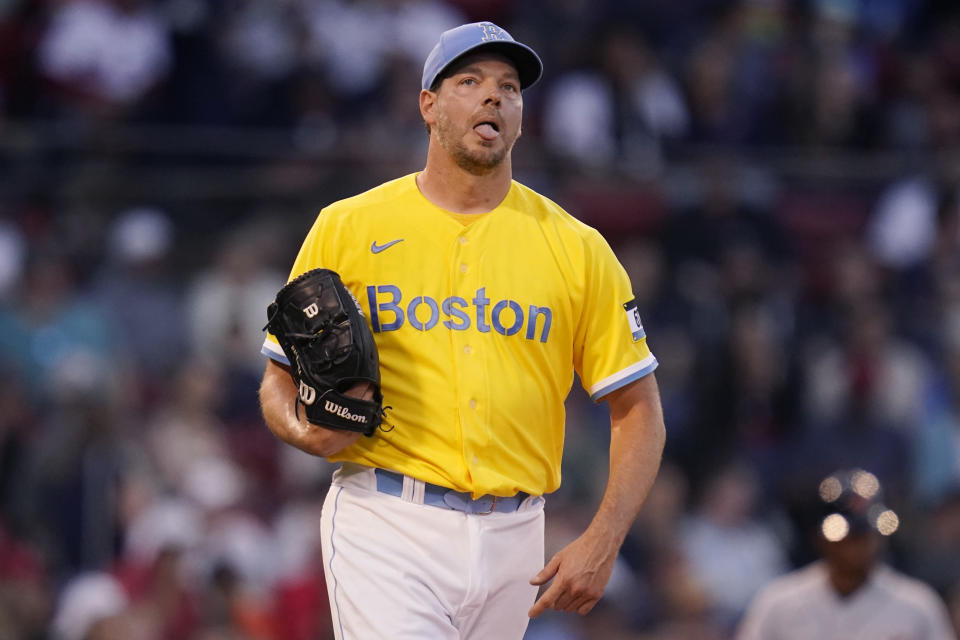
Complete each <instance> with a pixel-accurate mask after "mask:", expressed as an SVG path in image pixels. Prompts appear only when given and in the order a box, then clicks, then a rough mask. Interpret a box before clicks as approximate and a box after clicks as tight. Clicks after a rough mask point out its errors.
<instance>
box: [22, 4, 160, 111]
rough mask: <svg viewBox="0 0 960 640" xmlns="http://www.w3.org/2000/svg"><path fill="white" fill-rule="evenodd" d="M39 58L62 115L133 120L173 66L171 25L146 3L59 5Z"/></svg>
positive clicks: (56, 7) (53, 12) (54, 5)
mask: <svg viewBox="0 0 960 640" xmlns="http://www.w3.org/2000/svg"><path fill="white" fill-rule="evenodd" d="M37 55H38V64H39V66H40V70H41V72H42V74H43V75H44V76H45V77H46V78H47V79H49V80H50V81H51V82H52V83H53V86H54V88H55V89H56V90H57V99H58V100H60V101H62V103H63V104H62V106H60V107H59V109H58V112H59V113H60V114H62V115H70V114H71V113H72V110H73V109H78V110H80V111H82V112H86V113H88V114H91V115H105V116H111V117H112V116H123V115H126V114H129V113H131V112H132V111H134V110H135V109H136V108H137V107H138V106H139V105H140V103H141V101H142V100H143V99H144V98H145V97H146V96H147V95H148V93H149V92H150V91H151V90H152V89H153V88H155V87H156V86H157V85H158V84H159V83H160V82H161V81H162V80H163V79H164V78H165V76H166V73H167V71H168V69H169V67H170V61H171V50H170V39H169V33H168V30H167V25H166V24H164V22H163V21H162V19H161V18H160V16H159V14H158V13H157V12H156V11H155V9H154V7H153V6H152V5H151V3H149V2H148V1H147V0H77V1H76V2H64V3H59V4H57V3H55V4H53V5H52V14H51V16H50V21H49V26H48V27H47V30H46V31H45V33H44V34H43V37H42V39H41V41H40V43H39V46H38V50H37Z"/></svg>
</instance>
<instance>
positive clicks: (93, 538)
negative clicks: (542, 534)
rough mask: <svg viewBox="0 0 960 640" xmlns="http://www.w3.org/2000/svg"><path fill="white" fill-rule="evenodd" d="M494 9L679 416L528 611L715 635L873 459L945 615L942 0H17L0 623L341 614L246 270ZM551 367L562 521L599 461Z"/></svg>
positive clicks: (950, 531) (275, 271)
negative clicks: (621, 279)
mask: <svg viewBox="0 0 960 640" xmlns="http://www.w3.org/2000/svg"><path fill="white" fill-rule="evenodd" d="M475 19H490V20H493V21H495V22H497V23H498V24H500V25H502V26H504V27H506V28H507V29H508V30H509V31H510V32H511V33H512V34H513V35H514V36H515V37H517V38H518V39H520V40H521V41H524V42H527V43H529V44H531V45H532V46H533V47H534V48H535V49H536V50H537V51H538V52H539V53H540V54H541V56H542V57H543V59H544V61H545V64H546V73H545V76H544V78H543V80H542V81H541V82H540V83H539V84H538V85H537V86H536V87H534V88H533V89H531V90H530V91H528V92H527V93H526V94H525V106H526V122H525V126H524V136H523V138H522V140H521V141H520V143H519V145H518V148H517V150H516V153H515V167H516V175H517V177H518V179H519V180H521V181H522V182H525V183H527V184H529V185H530V186H532V187H534V188H535V189H538V190H540V191H541V192H543V193H545V194H547V195H549V196H550V197H551V198H553V199H554V200H556V201H557V202H558V203H560V204H561V205H562V206H564V207H565V208H567V209H568V210H569V211H570V212H571V213H573V214H574V215H576V216H578V217H580V218H581V219H583V220H585V221H586V222H588V223H590V224H592V225H594V226H596V227H597V228H599V229H600V230H601V231H602V232H603V233H604V234H605V236H606V237H607V238H608V240H609V241H610V243H611V245H612V246H613V247H614V248H615V250H616V251H617V253H618V255H619V256H620V258H621V260H622V261H623V263H624V264H625V266H626V267H627V268H628V270H629V272H630V275H631V278H632V281H633V284H634V287H635V289H636V293H637V297H638V299H639V301H640V308H641V311H642V313H643V318H644V324H645V326H646V330H647V333H648V335H649V336H650V344H651V347H652V349H653V351H654V352H655V353H656V354H657V356H658V358H659V360H660V362H661V367H660V369H659V370H658V380H659V382H660V385H661V390H662V394H663V401H664V408H665V413H666V422H667V430H668V441H667V448H666V455H665V462H664V467H663V470H662V472H661V476H660V479H659V480H658V483H657V485H656V487H655V489H654V491H653V493H652V494H651V497H650V499H649V501H648V504H647V505H646V506H645V508H644V511H643V513H642V514H641V516H640V518H639V520H638V522H637V525H636V527H635V528H634V529H633V531H632V532H631V534H630V536H629V538H628V539H627V542H626V544H625V546H624V549H623V554H622V558H621V562H620V563H619V564H618V566H617V569H616V570H615V573H614V576H613V579H612V581H611V584H610V586H609V589H608V592H607V594H606V596H605V597H604V599H603V600H602V602H601V604H600V605H599V606H598V608H597V609H596V610H595V611H594V612H593V613H591V614H590V615H589V616H588V617H586V618H584V619H580V618H578V617H574V616H568V615H560V614H554V615H547V616H545V617H544V618H543V619H541V620H537V621H535V623H534V624H533V625H531V627H530V630H529V633H528V635H527V637H528V638H531V639H533V640H546V639H563V640H579V639H599V638H603V639H612V640H617V639H620V638H624V639H626V638H645V639H646V638H650V639H653V638H658V639H685V638H690V639H694V638H696V639H699V640H702V639H713V638H716V639H722V638H729V637H730V636H731V633H732V630H733V628H734V626H735V624H736V621H737V619H738V617H739V616H740V615H741V613H742V611H743V608H744V606H745V605H746V604H747V602H748V601H749V598H750V597H751V596H752V594H753V593H754V592H755V591H756V589H757V588H759V587H760V586H761V585H762V584H764V583H766V582H767V581H769V580H770V579H772V578H773V577H774V576H776V575H779V574H781V573H783V572H784V571H787V570H789V569H790V568H791V567H794V566H799V565H801V564H803V563H806V562H808V561H810V560H811V559H812V558H813V557H814V550H813V548H812V546H811V543H810V542H811V541H810V537H809V530H810V523H811V511H812V502H811V497H812V496H813V495H814V492H815V485H816V482H817V480H818V479H819V478H820V477H821V476H822V475H823V474H825V473H826V472H828V471H830V470H832V469H833V468H836V467H839V466H854V465H856V466H860V467H863V468H866V469H868V470H870V471H872V472H873V473H875V474H876V475H877V476H878V477H879V478H880V479H881V481H882V482H883V483H884V485H885V487H886V489H887V494H888V495H887V499H888V501H889V503H890V504H891V505H892V506H893V507H894V508H895V509H896V510H897V511H898V513H899V514H900V517H901V526H900V530H899V531H898V532H897V533H896V534H895V535H894V536H893V537H892V538H891V540H890V546H889V553H888V560H889V561H890V562H891V563H892V564H893V565H894V566H896V567H898V568H900V569H902V570H904V571H906V572H907V573H909V574H911V575H914V576H916V577H919V578H921V579H923V580H925V581H927V582H928V583H929V584H931V585H932V586H933V587H934V588H936V589H937V590H938V592H939V593H940V594H941V595H942V596H943V597H944V599H945V600H946V601H947V602H948V604H949V605H950V607H951V611H952V615H953V618H954V621H955V624H956V625H957V626H958V627H960V579H958V576H960V404H958V400H960V205H958V195H960V10H958V9H957V7H956V5H955V3H953V2H950V1H948V0H942V1H934V0H930V1H923V0H818V1H808V2H788V1H786V0H741V1H739V2H720V1H717V0H683V1H677V2H670V3H665V2H653V1H650V2H635V3H621V2H616V1H614V0H589V1H588V0H560V1H548V0H526V1H524V2H520V1H511V0H493V1H491V2H482V1H480V0H456V1H450V2H446V3H444V2H440V1H439V0H356V1H349V0H331V1H329V2H324V1H320V0H46V1H40V0H38V1H30V0H2V1H0V371H2V373H0V375H2V380H3V384H2V385H0V638H3V639H4V640H6V639H20V638H25V639H33V638H44V637H48V636H49V637H63V638H67V639H77V640H79V639H80V638H83V637H84V634H87V632H88V631H89V632H90V633H89V638H90V639H91V640H95V639H99V640H103V639H105V638H132V639H139V638H144V639H150V640H153V639H155V638H156V639H164V640H166V639H171V640H173V639H177V640H181V639H184V638H186V639H193V638H197V639H200V640H215V639H251V640H261V639H263V640H267V639H274V638H277V639H279V638H283V639H285V640H308V639H311V640H312V639H326V638H331V637H332V635H331V634H330V631H329V621H328V619H327V617H328V615H329V614H328V613H327V605H326V598H325V594H324V593H323V582H322V563H321V562H320V559H319V547H318V541H317V539H316V534H317V531H318V524H317V523H318V518H319V505H320V500H321V497H322V495H323V492H324V491H325V489H326V481H327V478H328V476H329V471H330V469H329V468H328V466H327V465H326V463H324V462H323V461H322V460H317V459H311V458H309V457H308V456H305V455H299V454H298V453H297V452H295V451H294V450H292V449H291V448H289V447H283V446H281V445H280V444H279V443H278V442H277V441H275V440H273V439H272V438H271V436H270V435H269V433H268V432H267V430H266V428H265V427H264V426H263V425H262V423H261V419H260V417H259V413H258V408H257V404H256V395H255V392H256V388H257V383H258V379H259V375H260V372H261V370H262V366H263V363H262V358H261V356H260V355H259V353H258V352H259V344H260V341H261V339H262V334H261V328H262V324H263V322H264V321H265V319H264V314H265V311H264V308H265V305H266V302H267V301H268V300H269V299H270V298H271V297H272V295H273V293H274V292H275V291H276V289H277V288H278V287H279V286H280V285H281V284H282V282H283V280H284V278H285V276H286V270H287V269H288V266H289V264H290V263H291V261H292V259H293V256H294V253H295V251H296V249H297V247H298V243H299V239H300V238H301V237H302V235H303V234H304V233H305V231H306V229H307V228H308V226H309V224H310V222H311V221H312V219H313V217H314V216H315V214H316V212H317V211H318V210H319V209H320V208H321V207H322V206H324V205H325V204H326V203H328V202H331V201H333V200H335V199H337V198H340V197H343V196H346V195H351V194H353V193H355V192H357V191H360V190H363V189H366V188H368V187H371V186H374V185H376V184H378V183H380V182H381V181H383V180H386V179H388V178H391V177H395V176H398V175H401V174H403V173H408V172H411V171H415V170H417V169H418V168H420V167H421V166H422V162H423V158H424V151H425V148H426V134H425V133H424V131H423V128H422V124H421V123H420V120H419V114H418V112H417V109H416V95H417V87H418V86H419V85H418V82H419V74H420V68H421V65H422V60H423V58H424V56H425V55H426V52H427V51H428V50H429V49H430V47H431V46H432V44H433V42H434V41H435V38H436V34H437V33H439V32H440V31H442V30H443V29H445V28H447V27H449V26H452V25H455V24H458V23H460V22H462V21H466V20H475ZM343 240H344V241H345V242H348V241H349V238H344V239H343ZM568 405H569V421H568V434H567V448H566V451H567V454H566V457H565V461H564V486H563V488H562V489H561V491H560V492H558V493H557V494H556V495H554V496H552V497H551V498H550V500H549V502H548V546H549V547H550V548H551V549H555V548H558V547H559V546H560V545H562V544H564V543H565V542H566V541H568V540H569V539H571V537H572V536H574V535H576V533H577V532H578V531H580V530H581V529H582V528H583V526H584V525H585V523H586V521H587V520H588V519H589V517H590V516H591V515H592V511H593V508H594V507H595V505H596V504H597V501H598V500H599V495H600V492H601V491H602V488H603V481H604V479H605V476H606V452H605V448H606V446H607V440H606V438H607V434H606V432H607V429H608V427H607V422H606V420H607V418H606V415H605V411H604V408H603V406H595V405H592V404H591V403H590V402H589V400H588V399H587V397H586V394H585V393H583V391H582V390H581V389H579V387H577V386H576V385H575V387H574V391H573V393H572V394H571V397H570V400H569V402H568ZM96 620H100V622H99V624H98V625H97V626H95V627H91V624H92V623H93V622H94V621H96Z"/></svg>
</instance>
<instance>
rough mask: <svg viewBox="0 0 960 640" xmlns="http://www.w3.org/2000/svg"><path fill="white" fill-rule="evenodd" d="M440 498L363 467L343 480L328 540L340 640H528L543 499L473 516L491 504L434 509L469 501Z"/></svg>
mask: <svg viewBox="0 0 960 640" xmlns="http://www.w3.org/2000/svg"><path fill="white" fill-rule="evenodd" d="M378 486H379V490H378ZM440 491H441V489H440V488H439V487H435V486H433V485H425V484H424V483H423V482H422V481H419V480H414V479H413V478H409V477H406V476H400V475H399V474H394V473H392V472H387V473H384V472H382V471H375V470H374V469H371V468H369V467H362V466H359V465H354V464H344V465H343V467H342V468H341V469H339V470H338V471H337V472H336V473H335V474H334V478H333V484H332V485H331V487H330V491H329V493H328V494H327V498H326V500H325V502H324V506H323V516H322V525H321V533H322V548H323V558H324V570H325V573H326V581H327V594H328V596H329V599H330V611H331V614H332V619H333V626H334V632H335V635H336V638H337V640H377V639H384V640H386V639H389V640H490V639H492V638H496V639H497V640H513V639H516V640H519V639H520V638H522V637H523V633H524V631H525V629H526V627H527V623H528V622H529V619H528V617H527V611H528V610H529V608H530V607H531V606H532V605H533V602H534V599H535V598H536V594H537V587H535V586H532V585H531V584H530V578H532V577H533V576H535V575H536V574H537V572H539V571H540V569H541V568H543V560H544V557H543V520H544V515H543V499H542V498H540V497H536V496H531V497H526V498H525V499H523V498H520V499H514V500H513V504H509V503H508V504H507V506H505V507H504V506H503V505H502V502H499V501H498V503H497V506H496V508H497V511H494V512H492V513H487V514H481V513H466V512H464V511H462V510H458V509H466V510H468V511H469V510H471V509H473V510H475V511H477V510H480V511H488V510H490V506H491V503H490V502H489V501H487V502H482V503H481V504H480V506H479V507H477V506H476V505H471V504H467V505H463V504H459V506H456V507H455V508H444V506H433V505H436V504H444V502H445V503H446V504H448V505H458V502H462V496H460V495H459V494H457V495H453V494H451V495H446V496H444V495H443V494H441V493H440ZM442 491H445V490H442ZM391 492H392V493H394V494H399V495H390V493H391ZM444 498H445V500H444ZM439 500H443V502H439ZM425 501H426V504H425V503H424V502H425Z"/></svg>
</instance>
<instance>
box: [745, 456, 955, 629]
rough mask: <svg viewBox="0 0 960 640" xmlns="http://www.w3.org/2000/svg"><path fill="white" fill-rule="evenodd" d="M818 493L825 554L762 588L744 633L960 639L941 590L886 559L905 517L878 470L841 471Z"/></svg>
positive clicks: (747, 614) (821, 548)
mask: <svg viewBox="0 0 960 640" xmlns="http://www.w3.org/2000/svg"><path fill="white" fill-rule="evenodd" d="M819 494H820V500H821V501H822V506H823V507H824V509H823V510H822V511H823V513H822V516H823V517H822V518H821V519H820V520H819V521H818V531H817V536H818V544H819V548H820V552H821V555H822V559H821V560H819V561H817V562H815V563H813V564H811V565H809V566H807V567H804V568H802V569H800V570H798V571H794V572H792V573H789V574H787V575H785V576H783V577H781V578H779V579H777V580H775V581H774V582H772V583H771V584H769V585H768V586H767V587H765V588H764V589H762V590H761V591H760V593H759V594H757V596H756V597H755V599H754V601H753V603H752V604H751V605H750V607H749V608H748V610H747V613H746V615H745V616H744V619H743V621H742V622H741V625H740V629H739V631H738V634H737V640H808V639H809V638H817V640H956V636H955V635H954V633H953V630H952V629H951V626H950V620H949V617H948V615H947V609H946V606H945V605H944V603H943V601H942V600H941V599H940V597H939V596H938V595H937V594H936V592H935V591H933V589H931V588H930V587H928V586H927V585H925V584H923V583H922V582H919V581H917V580H914V579H912V578H909V577H907V576H905V575H902V574H900V573H898V572H896V571H895V570H893V569H892V568H890V567H888V566H886V565H884V564H883V563H881V562H880V560H879V559H880V554H881V552H882V549H883V539H884V538H885V537H886V536H889V535H891V534H893V533H894V532H895V531H896V530H897V528H898V526H899V519H898V517H897V515H896V514H895V513H894V512H893V511H892V510H890V509H888V508H887V507H886V506H884V504H883V501H882V489H881V487H880V483H879V481H878V480H877V478H876V476H874V475H873V474H872V473H870V472H868V471H864V470H862V469H853V470H843V471H837V472H835V473H833V474H831V475H829V476H827V478H825V479H824V480H823V481H822V482H821V483H820V490H819Z"/></svg>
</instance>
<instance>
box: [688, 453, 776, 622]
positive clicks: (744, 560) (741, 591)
mask: <svg viewBox="0 0 960 640" xmlns="http://www.w3.org/2000/svg"><path fill="white" fill-rule="evenodd" d="M758 493H759V487H758V486H757V480H756V477H755V475H754V474H753V473H751V472H750V470H749V469H748V468H746V467H743V466H740V465H737V464H730V465H728V466H725V467H722V468H718V469H716V470H715V472H714V474H713V475H712V476H711V478H710V480H709V484H708V485H707V486H706V487H705V489H704V494H703V497H702V498H701V500H700V504H699V506H698V507H697V509H696V511H695V512H694V513H693V514H692V515H691V516H690V517H688V518H687V519H686V521H685V522H683V523H682V525H681V527H680V530H679V533H680V545H681V550H682V552H683V553H684V555H685V556H686V557H687V559H688V561H689V563H690V571H691V574H692V577H693V579H694V580H695V581H696V582H697V583H698V584H699V585H700V587H701V588H702V589H703V591H704V593H705V594H706V596H707V598H708V599H709V603H710V604H709V607H710V613H711V616H712V617H713V619H714V620H715V621H716V623H717V624H718V625H719V627H720V628H721V629H729V628H731V627H732V626H733V625H734V624H735V623H736V622H737V620H739V618H740V616H741V614H742V613H743V612H744V611H745V610H746V607H747V604H748V603H749V602H750V599H751V598H752V597H753V596H754V594H755V593H756V592H757V590H759V589H760V587H761V586H763V585H764V584H766V583H767V582H769V581H770V580H771V579H773V578H774V577H776V576H778V575H780V574H781V573H783V572H784V571H785V570H786V569H787V558H786V556H785V554H784V553H783V545H782V542H781V540H780V539H779V538H778V536H777V534H776V531H775V529H774V528H773V527H772V526H771V525H770V524H769V523H768V522H766V521H765V520H764V519H763V518H762V516H761V515H760V513H759V511H758V504H757V498H758Z"/></svg>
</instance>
